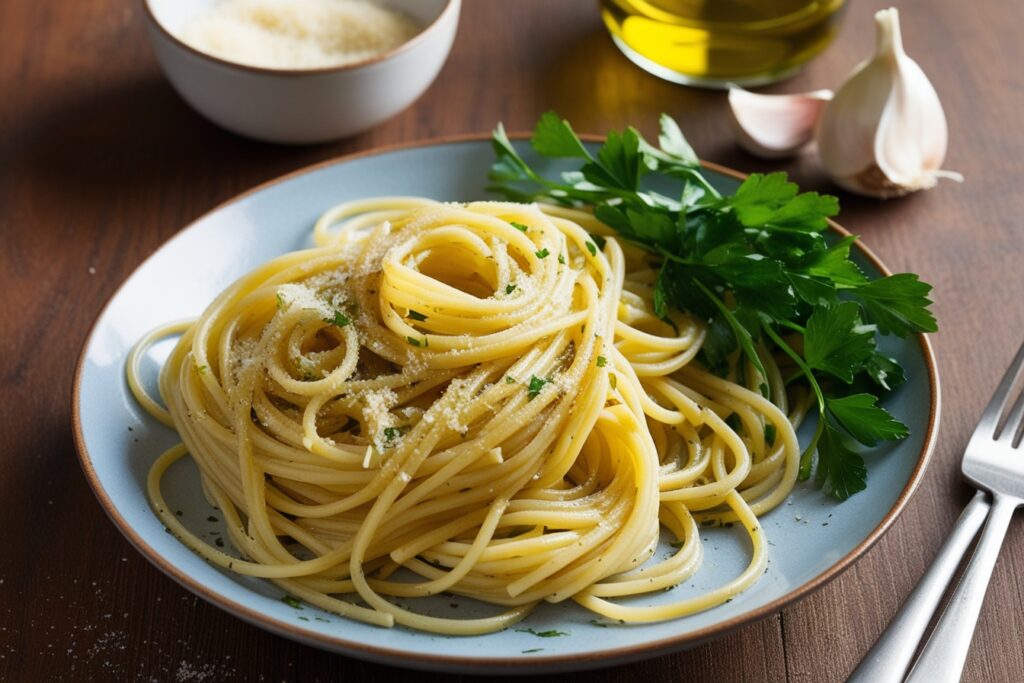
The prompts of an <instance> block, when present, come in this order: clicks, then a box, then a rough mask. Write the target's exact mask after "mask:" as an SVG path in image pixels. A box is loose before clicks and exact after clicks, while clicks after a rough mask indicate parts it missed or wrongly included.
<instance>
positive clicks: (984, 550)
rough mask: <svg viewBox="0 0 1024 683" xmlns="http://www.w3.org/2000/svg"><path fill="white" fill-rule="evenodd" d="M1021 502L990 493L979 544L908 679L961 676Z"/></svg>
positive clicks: (940, 682) (951, 682) (953, 682)
mask: <svg viewBox="0 0 1024 683" xmlns="http://www.w3.org/2000/svg"><path fill="white" fill-rule="evenodd" d="M1020 503H1021V501H1020V500H1018V499H1016V498H1012V497H1010V496H1002V495H999V494H993V496H992V511H991V512H990V513H989V515H988V521H987V522H986V523H985V529H984V531H982V532H981V540H979V541H978V547H977V548H975V550H974V555H973V556H972V557H971V560H970V562H969V563H968V564H967V569H966V570H965V571H964V576H963V578H962V579H961V580H960V584H959V585H958V586H957V587H956V590H954V591H953V595H952V597H950V599H949V603H948V604H947V605H946V609H945V610H944V611H943V612H942V616H941V617H940V618H939V623H938V624H937V625H936V626H935V630H934V631H932V635H931V637H929V638H928V642H927V643H926V644H925V646H924V649H923V650H922V651H921V656H920V657H919V658H918V660H917V663H915V664H914V668H913V669H912V670H911V671H910V675H909V676H908V677H907V683H924V682H927V683H957V682H958V681H959V680H960V676H961V674H962V673H963V670H964V663H965V662H966V661H967V652H968V650H970V648H971V639H972V638H973V636H974V627H975V625H976V624H977V622H978V614H980V613H981V604H982V602H984V600H985V591H986V590H987V589H988V582H989V579H990V578H991V577H992V569H993V568H994V567H995V565H996V558H997V557H999V549H1000V548H1001V547H1002V545H1003V538H1004V537H1005V536H1006V528H1007V527H1008V526H1009V525H1010V518H1011V517H1012V516H1013V511H1014V510H1015V509H1016V508H1017V506H1018V505H1019V504H1020Z"/></svg>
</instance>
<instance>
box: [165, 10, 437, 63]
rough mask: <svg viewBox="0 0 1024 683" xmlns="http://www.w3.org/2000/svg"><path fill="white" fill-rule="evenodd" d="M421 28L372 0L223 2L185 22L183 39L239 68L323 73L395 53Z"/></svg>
mask: <svg viewBox="0 0 1024 683" xmlns="http://www.w3.org/2000/svg"><path fill="white" fill-rule="evenodd" d="M420 28H421V27H420V26H419V25H418V24H417V23H416V22H415V21H413V20H412V18H410V17H408V16H406V15H405V14H402V13H401V12H398V11H396V10H393V9H390V8H388V7H384V6H382V5H379V4H376V3H374V2H370V1H369V0H222V1H221V2H218V3H216V4H214V5H213V6H212V7H209V8H208V9H207V10H206V11H204V12H202V13H200V14H199V15H197V16H195V17H193V18H192V19H191V20H189V21H188V22H187V23H185V24H184V25H183V26H182V27H181V30H180V33H179V34H178V36H177V37H178V38H179V39H180V40H181V41H182V42H184V43H186V44H188V45H190V46H191V47H193V48H195V49H196V50H199V51H200V52H204V53H206V54H209V55H212V56H214V57H218V58H220V59H224V60H226V61H230V62H236V63H238V64H246V65H249V66H257V67H263V68H268V69H318V68H329V67H335V66H344V65H346V64H353V63H356V62H361V61H365V60H367V59H370V58H372V57H374V56H375V55H378V54H381V53H384V52H387V51H389V50H393V49H395V48H396V47H398V46H399V45H401V44H402V43H405V42H406V41H408V40H409V39H410V38H412V37H413V36H415V35H416V34H417V33H419V31H420Z"/></svg>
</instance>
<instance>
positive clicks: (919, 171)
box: [816, 8, 963, 197]
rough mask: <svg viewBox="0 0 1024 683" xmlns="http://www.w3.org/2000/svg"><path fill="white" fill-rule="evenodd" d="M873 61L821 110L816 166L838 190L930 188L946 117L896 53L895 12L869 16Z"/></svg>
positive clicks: (883, 192) (880, 193)
mask: <svg viewBox="0 0 1024 683" xmlns="http://www.w3.org/2000/svg"><path fill="white" fill-rule="evenodd" d="M875 26H876V29H877V30H876V41H877V45H876V50H875V55H874V56H873V57H871V58H870V59H868V60H867V61H865V62H864V63H862V64H860V65H859V66H858V67H857V68H856V69H854V71H853V72H852V73H851V74H850V76H849V77H848V78H847V79H846V82H845V83H844V84H843V85H842V87H840V88H839V90H838V91H837V92H836V94H835V96H834V97H833V98H832V100H831V101H830V102H829V103H828V104H826V105H825V108H824V110H823V111H822V115H821V119H820V120H819V122H818V128H817V132H816V138H817V141H818V151H819V153H820V155H821V161H822V164H823V165H824V166H825V169H826V170H827V171H828V173H829V175H831V176H832V179H833V180H835V182H836V183H837V184H838V185H840V186H841V187H843V188H845V189H847V190H850V191H851V192H857V193H859V194H865V195H870V196H874V197H895V196H899V195H903V194H907V193H909V192H913V191H915V190H923V189H927V188H929V187H933V186H934V185H935V182H936V180H937V179H938V178H942V177H945V178H953V179H956V180H963V178H962V176H960V175H959V174H957V173H952V172H949V171H942V170H940V166H941V165H942V161H943V159H944V158H945V156H946V138H947V129H946V116H945V114H944V113H943V111H942V104H941V103H940V102H939V96H938V95H937V94H936V93H935V88H933V87H932V84H931V82H930V81H929V80H928V77H927V76H925V74H924V72H923V71H922V70H921V67H919V66H918V65H917V62H915V61H914V60H912V59H911V58H910V57H908V56H907V54H906V53H905V52H904V51H903V39H902V37H901V35H900V25H899V15H898V14H897V12H896V10H895V9H894V8H890V9H886V10H882V11H880V12H878V13H877V14H875Z"/></svg>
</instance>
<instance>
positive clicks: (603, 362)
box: [597, 356, 608, 368]
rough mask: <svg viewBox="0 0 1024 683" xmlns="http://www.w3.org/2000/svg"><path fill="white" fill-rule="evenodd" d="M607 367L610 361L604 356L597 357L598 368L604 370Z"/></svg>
mask: <svg viewBox="0 0 1024 683" xmlns="http://www.w3.org/2000/svg"><path fill="white" fill-rule="evenodd" d="M606 365H608V359H607V358H605V357H604V356H598V357H597V367H599V368H603V367H604V366H606Z"/></svg>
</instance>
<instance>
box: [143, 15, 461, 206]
mask: <svg viewBox="0 0 1024 683" xmlns="http://www.w3.org/2000/svg"><path fill="white" fill-rule="evenodd" d="M151 1H152V0H140V2H141V3H142V6H143V8H144V10H145V15H146V20H147V21H148V22H149V23H150V24H151V25H153V26H154V27H155V28H156V30H157V31H159V32H160V34H161V35H163V36H164V37H165V38H167V39H168V40H169V41H170V42H171V44H172V45H174V46H175V47H177V48H178V49H181V50H184V51H185V52H188V53H190V54H192V55H194V56H196V57H199V58H201V59H203V60H206V61H208V62H211V63H213V64H217V65H219V66H223V67H227V68H230V69H235V70H238V71H245V72H249V73H257V74H267V75H271V76H315V75H318V74H331V73H339V72H343V71H354V70H356V69H360V68H362V67H364V66H370V65H371V64H376V63H378V62H383V61H385V60H387V59H390V58H392V57H395V56H397V55H399V54H401V53H403V52H407V51H409V50H411V49H412V48H413V46H414V45H416V44H418V43H420V42H422V41H423V40H425V39H426V35H427V33H430V32H432V31H434V30H435V29H436V28H437V26H438V25H439V24H440V23H441V21H442V20H444V18H445V17H447V16H448V14H450V13H451V12H453V11H458V10H459V9H461V5H462V0H445V5H444V7H443V8H442V9H441V11H440V12H438V14H437V16H436V17H434V19H433V20H431V22H430V23H428V24H426V25H425V26H423V28H421V29H420V30H419V32H417V33H416V35H414V36H413V37H412V38H410V39H409V40H407V41H405V42H404V43H402V44H401V45H398V46H396V47H393V48H391V49H390V50H386V51H384V52H381V53H379V54H375V55H373V56H371V57H367V58H366V59H361V60H359V61H358V62H349V63H347V64H339V65H337V66H320V67H315V68H309V69H274V68H271V67H266V66H254V65H252V64H242V63H240V62H232V61H231V60H229V59H224V58H222V57H217V56H216V55H211V54H209V53H207V52H203V51H202V50H198V49H196V48H194V47H192V46H191V45H189V44H188V43H186V42H185V41H183V40H182V39H181V38H179V37H178V36H176V35H174V34H173V33H172V32H171V31H170V30H169V29H168V28H167V27H166V26H164V25H163V23H162V22H161V21H160V20H159V19H157V18H156V14H155V13H154V12H153V8H152V7H150V2H151ZM241 196H242V195H239V197H241ZM218 208H219V207H218Z"/></svg>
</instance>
